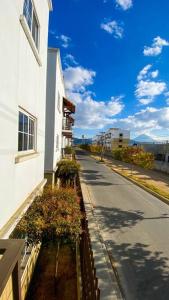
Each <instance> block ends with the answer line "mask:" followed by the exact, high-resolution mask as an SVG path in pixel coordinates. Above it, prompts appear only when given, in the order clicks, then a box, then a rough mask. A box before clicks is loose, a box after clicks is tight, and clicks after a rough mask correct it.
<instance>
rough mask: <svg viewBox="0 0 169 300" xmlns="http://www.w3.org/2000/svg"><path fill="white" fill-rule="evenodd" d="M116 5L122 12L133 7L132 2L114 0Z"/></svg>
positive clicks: (128, 0)
mask: <svg viewBox="0 0 169 300" xmlns="http://www.w3.org/2000/svg"><path fill="white" fill-rule="evenodd" d="M116 4H117V5H118V6H120V7H121V8H122V9H123V10H127V9H129V8H131V7H132V6H133V3H132V0H116Z"/></svg>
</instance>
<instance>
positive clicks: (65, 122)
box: [62, 119, 72, 131]
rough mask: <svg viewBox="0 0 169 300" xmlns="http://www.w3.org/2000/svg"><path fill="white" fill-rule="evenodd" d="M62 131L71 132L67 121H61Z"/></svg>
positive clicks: (70, 126)
mask: <svg viewBox="0 0 169 300" xmlns="http://www.w3.org/2000/svg"><path fill="white" fill-rule="evenodd" d="M62 130H69V131H72V124H71V123H70V122H69V121H68V120H67V119H63V123H62Z"/></svg>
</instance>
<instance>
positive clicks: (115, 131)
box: [104, 128, 130, 150]
mask: <svg viewBox="0 0 169 300" xmlns="http://www.w3.org/2000/svg"><path fill="white" fill-rule="evenodd" d="M129 141H130V131H129V130H125V129H120V128H110V129H109V130H108V131H106V133H105V141H104V146H105V149H106V150H113V149H117V148H124V147H127V146H128V145H129Z"/></svg>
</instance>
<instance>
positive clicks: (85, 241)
mask: <svg viewBox="0 0 169 300" xmlns="http://www.w3.org/2000/svg"><path fill="white" fill-rule="evenodd" d="M82 229H83V233H82V235H81V240H80V254H81V255H80V257H81V274H82V300H99V299H100V290H99V288H98V279H97V277H96V269H95V266H94V258H93V252H92V248H91V241H90V234H89V230H88V222H87V220H86V218H85V219H84V220H83V221H82Z"/></svg>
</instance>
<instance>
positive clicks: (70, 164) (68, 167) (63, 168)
mask: <svg viewBox="0 0 169 300" xmlns="http://www.w3.org/2000/svg"><path fill="white" fill-rule="evenodd" d="M57 166H58V169H57V171H56V176H57V177H58V178H60V180H61V184H62V186H74V181H75V179H76V177H77V175H78V172H79V170H80V165H79V164H78V163H77V162H76V161H75V160H68V159H62V160H61V161H59V162H58V164H57Z"/></svg>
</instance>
